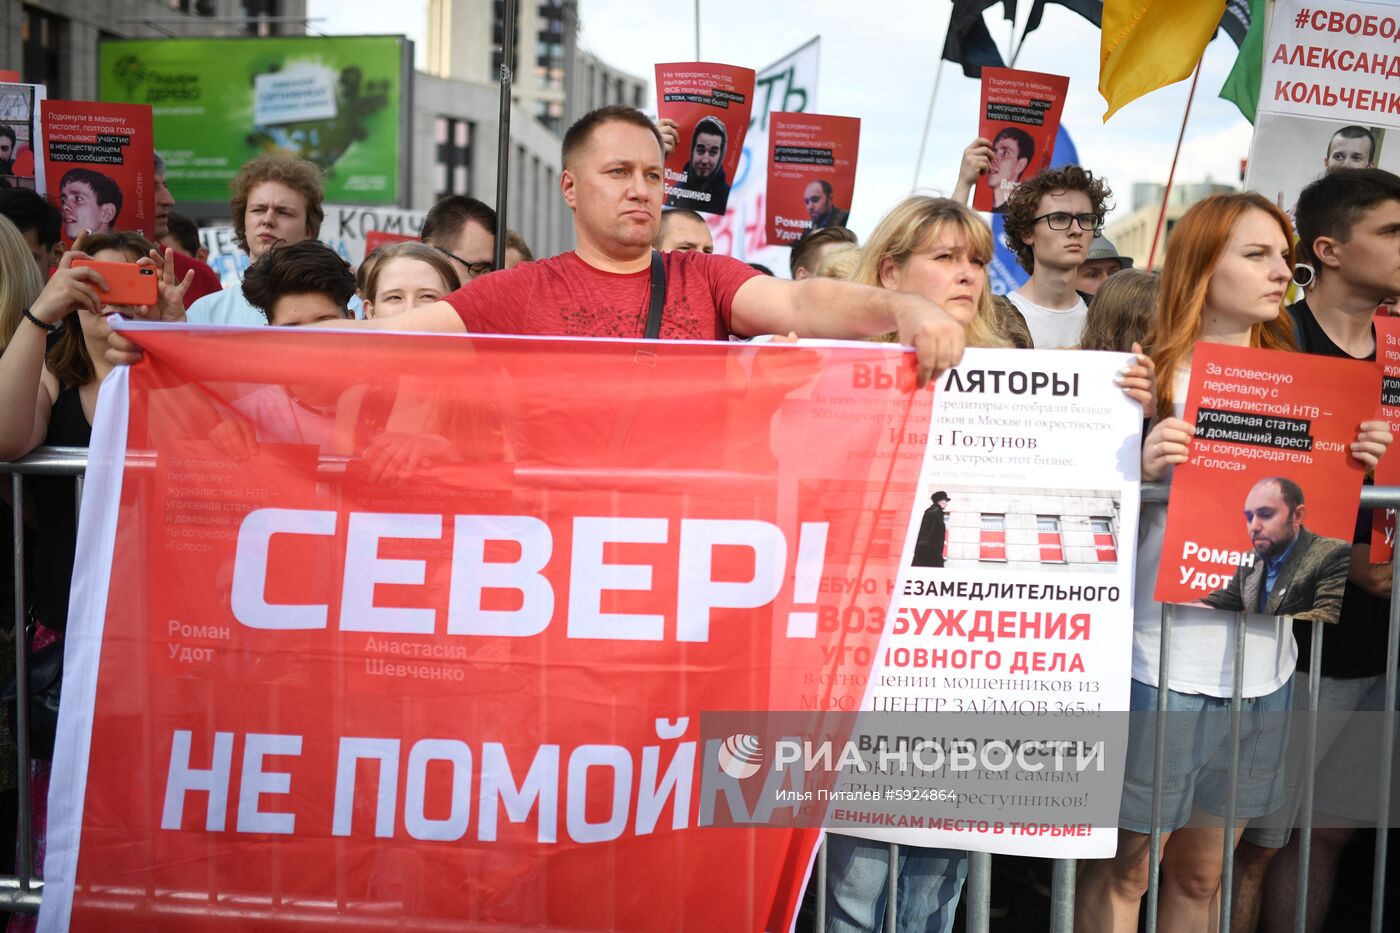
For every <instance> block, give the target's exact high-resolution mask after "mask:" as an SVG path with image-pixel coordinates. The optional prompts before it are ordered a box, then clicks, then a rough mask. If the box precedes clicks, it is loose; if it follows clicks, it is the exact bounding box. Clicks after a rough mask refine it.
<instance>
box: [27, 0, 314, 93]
mask: <svg viewBox="0 0 1400 933" xmlns="http://www.w3.org/2000/svg"><path fill="white" fill-rule="evenodd" d="M208 2H209V9H210V13H211V15H209V16H201V15H197V14H195V13H181V12H180V11H179V10H177V9H174V8H173V7H172V5H171V2H170V0H0V36H2V37H3V38H2V39H0V53H3V54H0V61H3V63H4V67H7V68H13V69H15V70H19V69H20V65H21V63H22V62H23V60H24V54H23V53H24V45H23V36H22V28H21V27H22V23H23V21H24V11H25V8H26V7H28V8H29V9H31V10H35V11H38V12H42V13H47V14H50V15H52V16H56V17H60V18H61V20H62V23H61V28H60V30H59V33H60V35H59V37H58V38H59V44H60V55H59V62H60V65H61V68H62V71H61V72H60V79H59V80H60V90H61V92H62V96H63V97H64V98H66V99H68V100H95V99H96V98H97V44H98V42H99V40H100V39H101V37H102V35H103V34H104V33H105V34H106V35H109V36H115V37H117V38H121V39H151V38H159V37H160V36H187V37H188V36H241V35H248V32H247V31H245V28H244V27H245V26H246V25H247V22H248V21H247V20H246V18H244V16H243V0H208ZM191 5H193V0H191ZM279 6H280V9H279V10H278V12H277V15H278V16H279V17H285V18H288V19H293V20H295V19H300V18H304V17H305V16H306V0H280V3H279ZM270 28H272V29H273V30H274V34H276V35H284V36H296V35H304V34H305V32H306V28H305V25H304V24H301V23H296V22H284V23H278V24H276V25H274V26H271V27H270ZM50 96H51V97H53V96H58V95H57V94H53V93H51V94H50Z"/></svg>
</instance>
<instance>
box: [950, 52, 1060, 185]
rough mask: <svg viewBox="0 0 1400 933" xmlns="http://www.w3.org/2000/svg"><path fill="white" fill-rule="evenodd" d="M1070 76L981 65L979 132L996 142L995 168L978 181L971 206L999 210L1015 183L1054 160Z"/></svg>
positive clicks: (993, 143)
mask: <svg viewBox="0 0 1400 933" xmlns="http://www.w3.org/2000/svg"><path fill="white" fill-rule="evenodd" d="M1068 93H1069V78H1066V77H1065V76H1063V75H1050V74H1042V73H1040V72H1038V71H1014V70H1012V69H1010V68H983V69H982V109H981V110H980V111H979V117H980V119H979V122H978V128H977V134H978V135H979V136H981V137H983V138H984V139H990V140H991V141H992V150H993V152H994V153H995V155H993V157H992V167H991V169H990V170H989V171H987V172H986V173H985V174H983V175H982V176H981V177H980V178H978V179H977V186H976V188H975V189H974V191H973V197H972V206H973V207H975V208H977V209H978V210H979V211H999V210H1001V209H1002V207H1003V206H1004V205H1005V204H1006V199H1007V198H1009V197H1011V192H1013V191H1015V190H1016V186H1017V185H1019V184H1020V183H1021V182H1023V181H1025V180H1026V179H1028V178H1031V177H1033V176H1034V175H1035V174H1036V173H1037V172H1039V171H1040V170H1041V169H1043V168H1045V167H1046V166H1048V165H1049V164H1050V155H1051V153H1053V152H1054V149H1055V133H1056V132H1058V131H1059V128H1060V111H1061V110H1063V109H1064V106H1065V95H1066V94H1068Z"/></svg>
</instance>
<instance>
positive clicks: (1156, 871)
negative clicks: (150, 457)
mask: <svg viewBox="0 0 1400 933" xmlns="http://www.w3.org/2000/svg"><path fill="white" fill-rule="evenodd" d="M137 456H138V458H139V455H137ZM86 468H87V450H86V449H84V448H78V447H41V448H39V449H38V450H36V451H34V452H33V453H32V454H30V455H29V456H27V457H24V458H22V459H20V460H16V461H14V462H12V463H0V473H9V474H10V477H11V486H10V489H11V494H12V497H13V498H12V512H13V516H14V522H13V534H14V548H15V553H14V571H15V618H16V620H17V621H18V620H22V619H24V617H25V611H24V608H25V596H24V548H23V544H24V518H23V508H22V503H23V501H24V477H25V476H27V475H50V476H53V475H58V476H73V477H75V478H76V485H77V496H78V503H79V506H81V501H82V490H83V472H84V470H85V469H86ZM1168 490H1169V487H1168V486H1167V484H1165V483H1146V484H1143V487H1142V501H1143V502H1166V501H1167V493H1168ZM1361 506H1362V507H1363V508H1400V486H1367V487H1364V488H1363V489H1362V492H1361ZM1392 573H1393V576H1392V584H1393V589H1392V592H1393V593H1394V594H1396V595H1400V561H1397V562H1395V565H1394V568H1393V571H1392ZM1237 618H1238V624H1237V628H1236V644H1235V670H1234V696H1233V698H1232V702H1231V709H1232V717H1231V727H1230V733H1231V742H1230V748H1231V760H1230V764H1229V774H1230V784H1231V788H1230V794H1229V799H1228V804H1227V809H1226V816H1225V826H1227V827H1229V826H1232V825H1233V824H1234V822H1235V806H1236V801H1235V792H1236V787H1235V785H1236V783H1237V780H1236V779H1237V776H1238V772H1239V764H1240V763H1239V743H1238V737H1239V733H1240V720H1241V715H1242V710H1241V705H1240V700H1241V696H1242V684H1243V677H1244V673H1243V665H1242V660H1243V657H1244V643H1245V626H1244V618H1245V616H1244V614H1243V613H1240V614H1239V615H1238V617H1237ZM1171 625H1172V607H1171V606H1165V607H1163V610H1162V626H1161V639H1162V640H1161V647H1160V655H1159V669H1158V683H1159V684H1165V683H1168V671H1169V670H1170V663H1171V662H1170V656H1169V647H1170V639H1171ZM1322 638H1323V623H1321V622H1314V623H1313V635H1312V645H1311V664H1310V665H1309V671H1308V679H1309V691H1308V695H1309V710H1308V712H1309V717H1310V718H1309V723H1308V731H1307V739H1306V749H1305V757H1304V759H1303V760H1304V761H1305V762H1306V763H1308V766H1307V767H1305V768H1304V769H1303V787H1302V794H1303V797H1302V805H1301V807H1300V811H1299V820H1300V823H1299V825H1298V827H1297V829H1298V832H1299V836H1300V857H1299V878H1298V892H1297V904H1296V908H1295V911H1296V916H1295V920H1294V929H1295V930H1297V931H1298V933H1303V931H1304V929H1305V924H1306V922H1307V912H1306V904H1307V896H1308V862H1309V856H1310V852H1311V842H1312V827H1311V825H1310V824H1311V810H1312V807H1311V803H1312V791H1313V786H1312V785H1313V771H1314V767H1313V751H1314V746H1315V744H1316V739H1317V698H1318V685H1319V678H1320V677H1321V667H1322V665H1321V657H1322ZM25 647H26V646H25V643H24V639H23V638H22V637H17V638H16V643H15V648H16V650H15V675H16V683H18V684H20V685H23V684H25V683H27V681H28V678H27V658H26V656H25V650H24V648H25ZM1397 657H1400V599H1394V598H1393V599H1392V600H1391V608H1390V620H1389V638H1388V642H1387V647H1386V666H1385V708H1384V713H1383V717H1384V723H1385V725H1384V730H1383V733H1382V739H1381V743H1382V744H1381V751H1380V780H1379V785H1380V799H1379V801H1378V808H1377V819H1376V826H1377V832H1376V847H1375V869H1374V875H1373V881H1372V887H1371V905H1370V927H1369V929H1370V931H1371V933H1382V930H1383V924H1384V906H1385V903H1384V902H1385V874H1386V859H1387V854H1388V853H1387V845H1386V841H1387V839H1386V837H1387V832H1386V826H1387V824H1388V823H1389V822H1390V814H1389V801H1390V798H1389V790H1390V783H1391V760H1392V757H1393V753H1394V741H1395V716H1396V709H1395V697H1396V680H1397V669H1396V662H1397ZM16 692H17V697H16V720H17V722H16V729H15V735H14V740H15V745H16V746H17V750H18V752H17V753H18V768H17V778H18V783H19V787H18V798H19V799H18V810H19V812H18V820H17V835H18V839H19V840H20V843H19V845H18V852H17V854H16V860H15V861H16V865H15V868H16V871H15V874H14V875H13V876H10V877H4V876H0V911H6V910H8V911H11V912H14V913H35V912H37V911H38V910H39V904H40V902H41V900H42V898H43V887H44V884H43V881H42V880H40V879H39V878H38V877H36V874H35V871H34V857H33V826H32V823H33V809H32V808H33V801H32V800H31V799H30V785H29V772H30V767H29V735H28V722H29V719H28V715H29V713H28V697H27V692H26V691H25V690H24V689H19V690H17V691H16ZM1157 695H1158V711H1159V712H1165V711H1166V703H1167V691H1166V690H1159V691H1158V694H1157ZM1156 740H1157V755H1156V763H1155V770H1154V774H1153V794H1152V822H1153V825H1154V829H1153V832H1152V834H1151V842H1150V852H1149V857H1148V858H1149V874H1148V893H1147V896H1146V897H1145V898H1144V907H1143V910H1144V913H1145V914H1146V928H1147V931H1148V933H1155V931H1156V929H1157V899H1158V893H1159V891H1160V883H1161V861H1160V857H1159V850H1160V848H1161V845H1160V843H1161V830H1160V822H1161V806H1162V801H1161V793H1160V788H1161V785H1162V767H1163V759H1164V746H1165V743H1166V730H1165V729H1160V728H1159V729H1158V730H1157V732H1156ZM1233 838H1234V834H1233V833H1229V832H1227V833H1226V834H1225V847H1224V870H1223V872H1222V874H1221V880H1220V897H1219V900H1220V918H1219V919H1220V925H1219V929H1220V933H1229V931H1230V913H1231V881H1232V878H1233V872H1234V848H1235V847H1234V846H1233V845H1232V844H1231V841H1232V840H1233ZM5 842H6V841H5V840H0V844H5ZM889 859H890V861H889V865H890V867H891V869H893V868H894V866H895V865H897V864H898V859H899V846H897V845H891V846H890V847H889ZM1052 866H1053V869H1052V881H1051V897H1050V918H1049V930H1050V933H1072V931H1073V929H1074V889H1075V879H1076V874H1077V865H1076V863H1075V861H1074V860H1072V859H1054V860H1052ZM814 874H815V877H814V878H813V879H812V886H813V888H814V892H815V895H816V897H815V928H816V929H817V930H818V931H819V933H820V931H822V930H824V929H825V926H826V888H827V858H826V844H825V843H823V844H822V847H821V849H820V850H819V851H818V853H817V860H816V867H815V869H814ZM991 877H992V856H990V855H988V854H987V853H983V852H973V853H971V854H970V857H969V860H968V876H967V884H966V887H965V889H964V891H963V895H962V897H963V901H964V902H965V909H966V926H965V930H966V933H989V930H990V925H991V910H990V904H991ZM896 881H897V872H896V871H894V870H890V871H889V872H888V875H887V878H886V889H885V890H886V901H885V918H884V929H885V931H886V933H894V931H895V927H896V922H895V918H896V917H897V912H898V904H897V899H896V890H897V884H896Z"/></svg>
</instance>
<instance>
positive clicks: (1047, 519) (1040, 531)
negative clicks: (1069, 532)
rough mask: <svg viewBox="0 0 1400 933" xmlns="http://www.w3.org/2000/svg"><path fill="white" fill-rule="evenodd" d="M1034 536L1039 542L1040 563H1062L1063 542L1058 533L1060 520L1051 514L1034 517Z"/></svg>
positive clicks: (1063, 553)
mask: <svg viewBox="0 0 1400 933" xmlns="http://www.w3.org/2000/svg"><path fill="white" fill-rule="evenodd" d="M1035 531H1036V537H1037V539H1038V540H1039V543H1040V562H1041V563H1042V564H1063V563H1064V562H1065V542H1064V538H1063V537H1062V536H1061V535H1060V520H1059V519H1058V518H1056V517H1055V516H1053V515H1037V516H1036V517H1035Z"/></svg>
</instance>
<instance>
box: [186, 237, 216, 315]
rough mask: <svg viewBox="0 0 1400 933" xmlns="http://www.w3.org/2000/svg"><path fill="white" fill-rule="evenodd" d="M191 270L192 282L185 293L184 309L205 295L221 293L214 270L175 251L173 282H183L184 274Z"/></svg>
mask: <svg viewBox="0 0 1400 933" xmlns="http://www.w3.org/2000/svg"><path fill="white" fill-rule="evenodd" d="M191 269H193V270H194V281H193V282H191V283H190V290H189V291H187V292H185V307H186V308H189V306H190V305H192V304H194V303H195V302H196V301H198V300H199V299H200V298H203V297H204V296H205V295H212V294H214V293H215V292H218V291H223V286H222V285H221V284H219V277H218V275H216V274H215V273H214V270H213V269H211V268H209V267H208V266H206V265H205V264H204V263H202V262H200V261H199V260H198V259H195V258H194V257H193V256H186V255H185V254H184V253H182V252H180V251H179V250H175V281H177V282H183V281H184V280H185V274H186V273H188V272H189V271H190V270H191Z"/></svg>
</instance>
